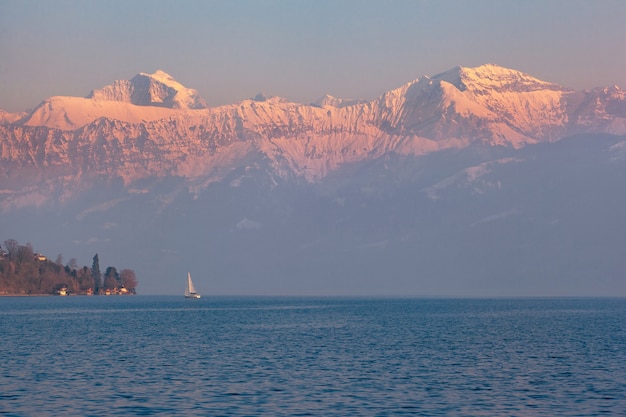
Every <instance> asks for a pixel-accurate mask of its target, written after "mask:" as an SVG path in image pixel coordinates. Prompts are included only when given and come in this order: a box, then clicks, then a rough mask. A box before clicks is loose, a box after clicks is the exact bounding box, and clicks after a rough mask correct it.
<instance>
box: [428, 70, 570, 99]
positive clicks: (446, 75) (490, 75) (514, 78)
mask: <svg viewBox="0 0 626 417" xmlns="http://www.w3.org/2000/svg"><path fill="white" fill-rule="evenodd" d="M432 79H433V80H441V81H446V82H448V83H450V84H452V85H454V86H455V87H456V88H458V89H459V90H460V91H466V90H469V91H471V92H473V93H477V94H485V93H486V92H505V91H515V92H518V93H519V92H530V91H538V90H553V91H565V89H564V88H563V87H561V86H559V85H558V84H553V83H549V82H546V81H541V80H539V79H537V78H535V77H533V76H531V75H528V74H526V73H523V72H521V71H517V70H513V69H509V68H505V67H501V66H499V65H495V64H485V65H481V66H479V67H474V68H467V67H461V66H459V67H455V68H453V69H451V70H449V71H446V72H443V73H441V74H437V75H435V76H434V77H432Z"/></svg>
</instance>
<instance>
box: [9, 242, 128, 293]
mask: <svg viewBox="0 0 626 417" xmlns="http://www.w3.org/2000/svg"><path fill="white" fill-rule="evenodd" d="M136 288H137V278H136V277H135V272H134V271H133V270H132V269H122V270H121V271H119V272H118V270H117V268H116V267H114V266H109V267H107V268H106V270H105V272H104V274H102V273H101V272H100V259H99V258H98V254H97V253H96V254H95V255H94V257H93V263H92V265H91V268H89V267H87V266H83V267H78V265H77V262H76V259H71V260H70V261H69V263H68V264H67V265H63V256H62V255H60V254H59V255H58V256H57V258H56V260H55V261H52V260H50V259H48V257H47V256H45V255H42V254H40V253H36V252H35V251H34V250H33V247H32V245H31V244H30V243H27V244H26V245H20V244H19V243H18V242H17V241H16V240H14V239H9V240H6V241H5V242H4V243H3V244H2V245H0V295H133V294H135V293H136Z"/></svg>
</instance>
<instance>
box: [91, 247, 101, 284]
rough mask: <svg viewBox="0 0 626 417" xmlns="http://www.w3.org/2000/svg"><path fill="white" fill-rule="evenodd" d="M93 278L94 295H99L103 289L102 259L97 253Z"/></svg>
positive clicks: (92, 273)
mask: <svg viewBox="0 0 626 417" xmlns="http://www.w3.org/2000/svg"><path fill="white" fill-rule="evenodd" d="M91 278H92V279H93V293H94V294H99V293H100V288H102V273H101V272H100V259H98V254H97V253H96V254H95V255H94V257H93V263H92V264H91Z"/></svg>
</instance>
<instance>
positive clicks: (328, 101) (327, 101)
mask: <svg viewBox="0 0 626 417" xmlns="http://www.w3.org/2000/svg"><path fill="white" fill-rule="evenodd" d="M363 103H367V100H354V99H346V98H337V97H333V96H331V95H329V94H326V95H324V96H322V97H320V98H318V99H317V100H315V101H314V102H313V103H311V104H312V105H314V106H319V107H324V106H329V107H337V108H341V107H347V106H354V105H356V104H363Z"/></svg>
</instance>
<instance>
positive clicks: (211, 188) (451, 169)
mask: <svg viewBox="0 0 626 417" xmlns="http://www.w3.org/2000/svg"><path fill="white" fill-rule="evenodd" d="M0 123H1V124H0V210H1V211H2V218H3V220H1V221H0V226H1V229H2V230H1V231H2V234H3V236H1V237H0V238H1V240H5V239H8V238H15V239H17V240H18V241H20V242H25V241H32V243H33V244H34V245H35V247H36V249H38V250H40V251H45V250H60V251H62V250H63V248H67V252H68V253H75V252H76V249H75V247H76V248H79V249H81V250H83V251H84V252H85V253H84V254H83V256H85V259H82V260H80V261H79V263H81V262H82V263H85V262H87V261H88V259H90V257H91V256H93V253H95V252H99V253H101V257H102V258H104V256H103V255H102V253H106V258H114V261H112V262H113V263H115V264H123V262H124V261H126V262H128V264H124V265H123V266H124V267H128V268H133V269H134V270H135V271H136V272H137V276H138V278H139V279H140V281H141V282H142V287H144V288H139V291H140V292H151V293H173V292H176V291H177V290H178V289H179V288H182V285H183V281H184V277H185V273H186V271H187V270H191V271H192V274H193V275H194V280H196V277H198V278H197V281H198V285H197V286H198V287H199V289H200V290H201V291H202V288H203V286H204V287H205V288H206V291H207V292H215V293H222V294H224V293H232V294H286V293H291V294H379V295H383V294H396V295H397V294H413V295H433V294H440V295H616V293H618V294H621V295H626V284H624V283H623V281H625V280H624V275H625V274H626V263H625V262H624V261H623V259H626V238H625V237H624V236H626V234H625V232H626V221H625V220H624V216H623V213H624V212H626V211H625V210H626V192H624V179H625V178H626V175H625V174H626V159H625V150H626V97H625V94H624V92H623V91H622V90H621V89H620V88H619V87H617V86H612V87H602V88H597V89H594V90H592V91H573V90H570V89H567V88H565V87H561V86H559V85H556V84H553V83H549V82H545V81H541V80H538V79H536V78H534V77H532V76H530V75H528V74H524V73H521V72H518V71H515V70H511V69H506V68H502V67H499V66H496V65H484V66H481V67H477V68H464V67H457V68H454V69H451V70H449V71H446V72H444V73H441V74H438V75H435V76H432V77H427V76H423V77H421V78H419V79H416V80H414V81H411V82H409V83H407V84H405V85H404V86H401V87H399V88H396V89H394V90H391V91H389V92H387V93H385V94H383V95H382V96H381V97H379V98H378V99H376V100H373V101H361V100H358V99H338V98H334V97H332V96H329V95H326V96H323V97H322V98H321V99H320V100H318V101H317V102H315V103H310V104H299V103H293V102H289V101H288V100H286V99H283V98H279V97H265V96H263V95H262V94H259V95H257V96H256V97H255V98H254V99H250V100H246V101H243V102H241V103H238V104H232V105H228V106H220V107H214V108H209V107H207V106H206V103H205V101H204V100H203V98H202V97H200V96H199V94H198V92H197V91H195V90H193V89H190V88H186V87H184V86H183V85H181V84H180V83H178V82H177V81H176V80H175V79H174V78H173V77H171V76H170V75H168V74H166V73H165V72H163V71H157V72H155V73H154V74H144V73H141V74H138V75H136V76H135V77H133V78H131V79H130V80H128V81H115V82H114V83H113V84H111V85H109V86H105V87H103V88H100V89H96V90H93V91H92V92H91V93H89V94H88V95H87V97H85V98H79V97H51V98H49V99H46V100H44V101H43V102H42V103H40V104H39V105H38V106H37V107H36V108H35V109H34V110H33V111H32V112H30V113H24V114H10V113H6V112H0ZM40 245H41V246H43V247H41V246H40ZM50 255H51V256H52V255H55V254H50ZM202 276H205V277H206V279H203V278H202ZM203 281H204V282H203ZM203 284H204V285H203Z"/></svg>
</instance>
